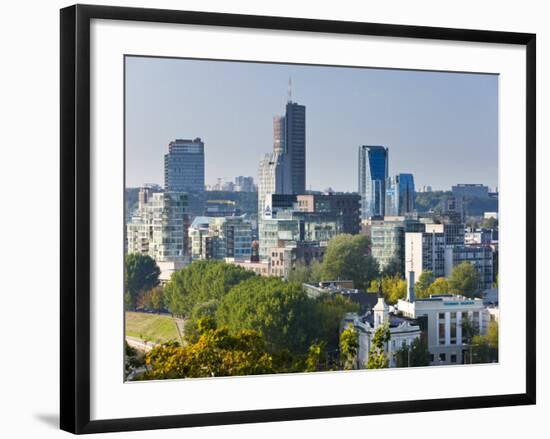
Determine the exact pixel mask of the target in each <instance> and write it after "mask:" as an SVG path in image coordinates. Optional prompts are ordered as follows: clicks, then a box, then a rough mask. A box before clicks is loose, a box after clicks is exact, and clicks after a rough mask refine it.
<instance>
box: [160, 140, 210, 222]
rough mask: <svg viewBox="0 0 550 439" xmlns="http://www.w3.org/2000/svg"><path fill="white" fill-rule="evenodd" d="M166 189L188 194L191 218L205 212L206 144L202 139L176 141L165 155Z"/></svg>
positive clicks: (170, 144)
mask: <svg viewBox="0 0 550 439" xmlns="http://www.w3.org/2000/svg"><path fill="white" fill-rule="evenodd" d="M164 189H165V190H166V191H175V192H187V194H188V195H187V210H188V212H189V215H190V216H191V218H194V217H195V216H197V215H201V214H202V212H203V210H204V190H205V187H204V143H203V142H202V140H201V139H200V138H196V139H194V140H190V139H176V140H174V141H173V142H170V143H169V144H168V154H165V155H164Z"/></svg>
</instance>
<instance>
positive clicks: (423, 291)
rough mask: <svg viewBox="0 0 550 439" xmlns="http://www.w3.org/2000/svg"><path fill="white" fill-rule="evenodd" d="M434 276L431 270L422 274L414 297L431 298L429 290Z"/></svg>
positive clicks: (416, 284)
mask: <svg viewBox="0 0 550 439" xmlns="http://www.w3.org/2000/svg"><path fill="white" fill-rule="evenodd" d="M434 280H435V279H434V274H433V272H431V271H429V270H425V271H423V272H422V274H420V276H419V278H418V280H417V281H416V283H415V284H414V295H415V297H417V298H422V297H429V294H428V288H429V286H430V285H431V284H432V283H433V281H434Z"/></svg>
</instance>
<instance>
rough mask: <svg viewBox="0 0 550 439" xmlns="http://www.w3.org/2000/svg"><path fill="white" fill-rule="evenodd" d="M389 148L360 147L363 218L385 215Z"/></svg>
mask: <svg viewBox="0 0 550 439" xmlns="http://www.w3.org/2000/svg"><path fill="white" fill-rule="evenodd" d="M387 178H388V148H385V147H384V146H379V145H362V146H360V147H359V195H361V218H363V219H365V218H370V217H373V216H384V212H385V198H386V180H387Z"/></svg>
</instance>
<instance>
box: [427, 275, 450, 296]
mask: <svg viewBox="0 0 550 439" xmlns="http://www.w3.org/2000/svg"><path fill="white" fill-rule="evenodd" d="M448 293H449V282H447V279H445V278H444V277H438V278H437V279H435V280H434V281H433V282H432V284H431V285H430V286H429V287H428V289H427V290H426V296H427V297H429V296H430V295H432V294H448Z"/></svg>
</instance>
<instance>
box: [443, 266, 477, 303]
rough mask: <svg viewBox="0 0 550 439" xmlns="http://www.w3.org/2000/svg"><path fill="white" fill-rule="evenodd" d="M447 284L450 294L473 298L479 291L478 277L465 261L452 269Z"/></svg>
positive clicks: (472, 267)
mask: <svg viewBox="0 0 550 439" xmlns="http://www.w3.org/2000/svg"><path fill="white" fill-rule="evenodd" d="M448 282H449V291H450V293H451V294H461V295H463V296H466V297H474V296H475V295H476V293H477V292H478V291H479V285H480V275H479V272H478V271H477V269H476V268H475V267H474V266H473V265H472V264H471V263H470V262H467V261H465V262H461V263H460V264H458V265H457V266H456V267H454V268H453V271H452V272H451V275H450V276H449V281H448Z"/></svg>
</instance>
